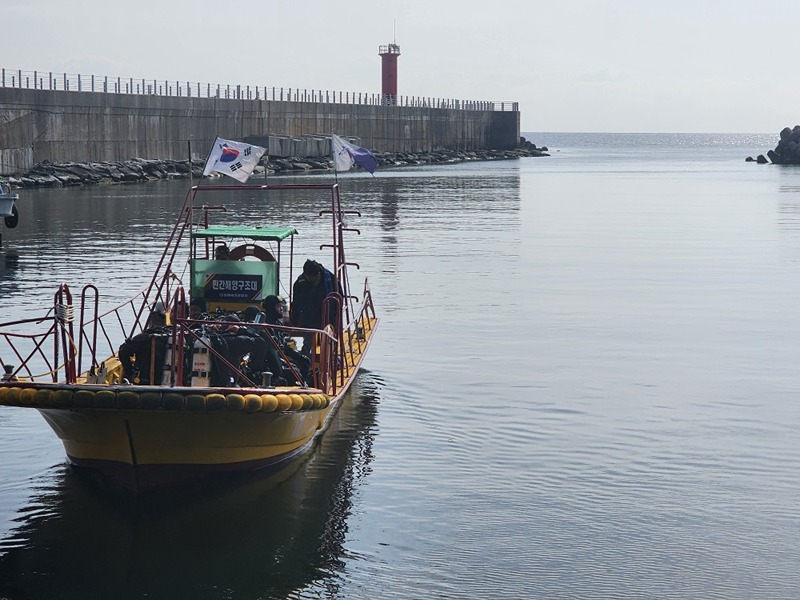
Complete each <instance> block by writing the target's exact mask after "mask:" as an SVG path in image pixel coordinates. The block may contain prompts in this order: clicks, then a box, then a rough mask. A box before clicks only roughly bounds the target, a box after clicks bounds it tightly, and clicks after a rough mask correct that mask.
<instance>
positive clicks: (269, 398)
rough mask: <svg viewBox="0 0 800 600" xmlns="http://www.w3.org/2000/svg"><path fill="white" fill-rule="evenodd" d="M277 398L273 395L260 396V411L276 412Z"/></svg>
mask: <svg viewBox="0 0 800 600" xmlns="http://www.w3.org/2000/svg"><path fill="white" fill-rule="evenodd" d="M278 405H279V402H278V397H277V396H275V395H273V394H261V410H262V411H264V412H273V411H276V410H278Z"/></svg>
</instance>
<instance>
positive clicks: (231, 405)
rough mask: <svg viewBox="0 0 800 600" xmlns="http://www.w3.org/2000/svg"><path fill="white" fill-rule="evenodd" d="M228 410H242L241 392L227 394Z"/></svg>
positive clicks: (242, 399)
mask: <svg viewBox="0 0 800 600" xmlns="http://www.w3.org/2000/svg"><path fill="white" fill-rule="evenodd" d="M226 397H227V399H228V410H244V396H242V395H241V394H228V395H227V396H226Z"/></svg>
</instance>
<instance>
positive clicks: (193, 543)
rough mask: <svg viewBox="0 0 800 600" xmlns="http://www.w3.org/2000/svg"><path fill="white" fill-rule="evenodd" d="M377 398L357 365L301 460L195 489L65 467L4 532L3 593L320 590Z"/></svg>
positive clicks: (332, 576) (329, 572)
mask: <svg viewBox="0 0 800 600" xmlns="http://www.w3.org/2000/svg"><path fill="white" fill-rule="evenodd" d="M377 406H378V389H377V382H376V380H375V379H374V378H373V377H372V376H371V375H370V374H368V373H365V374H362V376H361V377H360V378H358V379H357V380H356V381H355V383H354V385H353V388H352V390H351V393H350V394H348V395H346V396H345V399H344V401H343V404H342V406H341V407H340V410H339V411H338V412H337V413H336V414H335V416H334V417H333V418H332V419H331V423H330V425H329V429H328V432H327V433H326V435H325V436H322V437H320V438H318V442H317V444H316V447H315V449H314V451H313V452H311V453H310V454H308V455H307V458H306V459H304V460H297V461H294V462H290V463H289V465H290V466H289V467H287V469H288V470H287V469H285V470H283V471H280V472H278V473H275V474H273V475H271V476H270V477H269V478H261V479H257V480H254V479H252V477H250V478H248V479H239V480H238V481H235V480H231V481H228V482H227V483H225V484H219V485H217V486H216V487H215V488H214V489H213V490H205V491H203V493H202V494H196V495H195V494H194V493H193V492H192V490H190V489H188V488H181V489H180V491H176V490H158V491H156V492H151V493H147V494H139V495H132V494H122V492H121V491H120V490H119V488H116V487H112V486H108V485H105V480H104V479H100V478H96V477H93V475H92V474H91V473H88V472H81V471H78V470H72V469H64V472H63V477H62V479H61V481H60V482H58V483H57V485H55V487H54V488H53V489H50V490H48V491H46V492H44V493H42V494H41V495H39V496H38V497H37V498H34V499H33V501H32V502H31V503H30V505H29V506H27V507H25V508H21V509H20V510H19V514H20V516H19V519H18V520H19V521H20V522H21V525H20V526H19V527H18V528H17V529H16V530H15V531H14V532H12V535H11V536H9V539H6V540H0V597H2V598H5V597H8V598H64V599H67V598H80V599H85V598H128V597H136V598H140V597H148V598H195V599H199V598H223V597H231V598H273V597H280V598H284V597H287V596H291V595H292V594H293V593H297V592H298V591H300V590H306V591H309V590H317V591H320V590H325V595H328V594H329V593H330V591H331V589H334V590H335V586H336V573H337V570H339V568H340V565H341V561H342V558H343V552H344V550H343V543H344V540H345V534H346V531H347V518H348V516H349V513H350V509H351V502H352V495H353V491H354V488H356V487H357V486H358V485H359V481H360V480H361V478H362V477H363V476H365V475H366V473H367V472H368V465H369V463H370V462H371V460H372V439H373V434H374V427H375V415H376V410H377ZM120 496H122V499H123V501H121V498H120ZM312 595H315V596H317V595H319V594H312Z"/></svg>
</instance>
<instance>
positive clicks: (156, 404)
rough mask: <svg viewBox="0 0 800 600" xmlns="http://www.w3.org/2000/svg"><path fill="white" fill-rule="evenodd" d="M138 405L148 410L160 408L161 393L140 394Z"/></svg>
mask: <svg viewBox="0 0 800 600" xmlns="http://www.w3.org/2000/svg"><path fill="white" fill-rule="evenodd" d="M139 404H140V406H141V407H142V408H146V409H149V410H155V409H157V408H161V392H142V393H141V394H140V395H139Z"/></svg>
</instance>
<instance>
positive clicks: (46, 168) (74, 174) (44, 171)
mask: <svg viewBox="0 0 800 600" xmlns="http://www.w3.org/2000/svg"><path fill="white" fill-rule="evenodd" d="M547 152H548V149H547V147H541V148H537V147H536V145H535V144H533V143H531V142H529V141H527V140H525V138H521V140H520V145H519V147H518V148H515V149H513V150H474V151H459V150H437V151H435V152H383V153H381V152H375V153H373V154H374V156H375V158H376V160H377V161H378V168H379V169H380V168H382V167H383V168H395V167H408V166H416V165H443V164H455V163H461V162H466V161H483V160H510V159H514V158H521V157H529V156H550V155H549V154H548V153H547ZM204 167H205V160H200V159H195V160H192V166H191V171H192V176H193V177H197V178H198V179H199V178H200V177H202V175H203V168H204ZM326 171H333V161H332V160H331V159H329V158H328V157H305V158H296V157H289V158H278V157H271V156H264V157H263V158H262V159H261V161H260V162H259V164H258V166H257V167H256V169H255V171H254V172H253V176H258V175H262V176H263V175H264V173H267V174H269V175H292V174H297V173H304V172H326ZM216 176H218V175H216ZM185 177H189V161H188V159H187V160H158V159H145V158H131V159H130V160H125V161H116V162H90V163H75V162H67V163H51V162H50V161H44V162H41V163H38V164H37V165H36V166H34V167H33V168H32V169H31V170H30V171H28V172H26V173H22V174H18V175H10V176H7V177H0V180H3V181H5V182H6V183H7V184H8V185H9V186H10V187H12V188H34V187H65V186H80V185H98V184H120V183H139V182H145V181H157V180H160V179H175V178H185Z"/></svg>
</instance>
